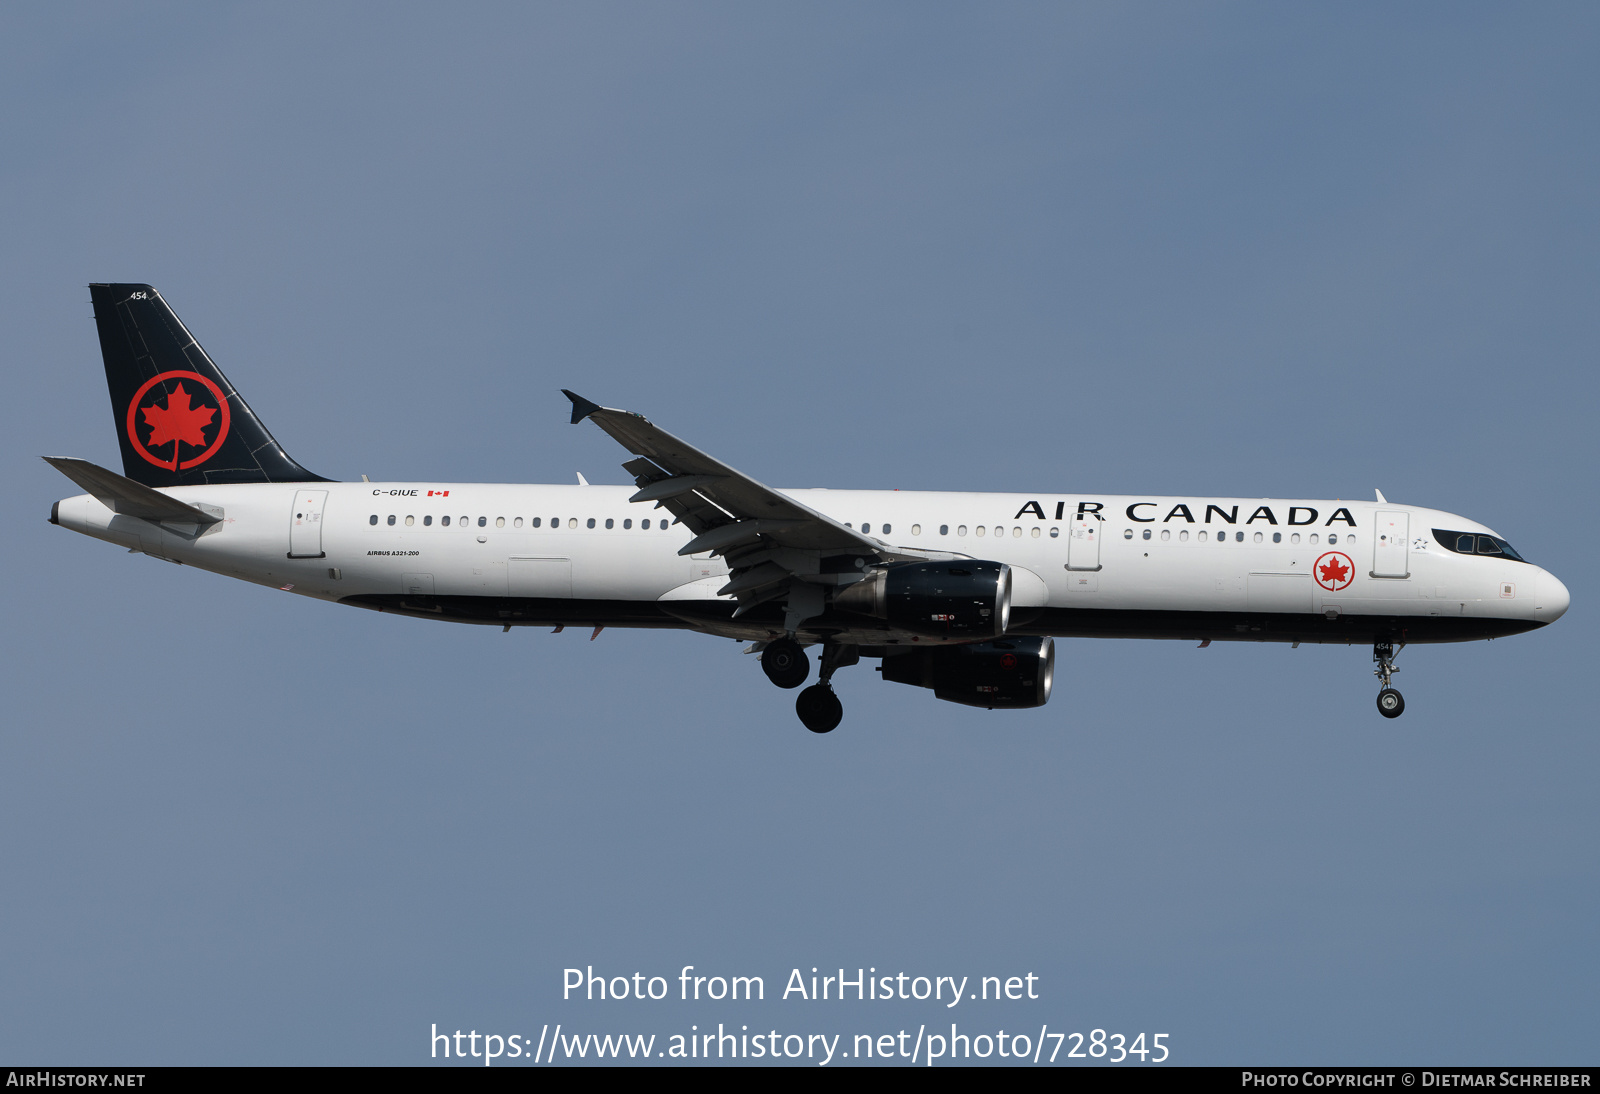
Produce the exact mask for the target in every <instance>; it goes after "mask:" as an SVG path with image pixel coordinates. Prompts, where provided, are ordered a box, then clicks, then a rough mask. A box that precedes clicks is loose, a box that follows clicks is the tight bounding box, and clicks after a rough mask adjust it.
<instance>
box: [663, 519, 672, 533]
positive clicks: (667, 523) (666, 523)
mask: <svg viewBox="0 0 1600 1094" xmlns="http://www.w3.org/2000/svg"><path fill="white" fill-rule="evenodd" d="M671 523H672V522H671V521H669V520H667V518H666V517H662V518H661V530H662V531H663V532H665V531H666V530H667V528H668V526H669V525H670V524H671Z"/></svg>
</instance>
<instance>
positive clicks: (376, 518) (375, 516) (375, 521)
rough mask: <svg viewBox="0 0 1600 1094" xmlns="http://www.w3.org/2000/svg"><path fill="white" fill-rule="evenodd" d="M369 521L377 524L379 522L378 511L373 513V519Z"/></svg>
mask: <svg viewBox="0 0 1600 1094" xmlns="http://www.w3.org/2000/svg"><path fill="white" fill-rule="evenodd" d="M367 523H368V524H377V523H378V514H376V513H374V514H372V519H371V520H369V521H367Z"/></svg>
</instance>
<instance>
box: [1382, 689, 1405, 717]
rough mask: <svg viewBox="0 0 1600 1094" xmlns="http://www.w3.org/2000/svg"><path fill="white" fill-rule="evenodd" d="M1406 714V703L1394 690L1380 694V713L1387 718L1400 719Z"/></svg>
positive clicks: (1386, 690)
mask: <svg viewBox="0 0 1600 1094" xmlns="http://www.w3.org/2000/svg"><path fill="white" fill-rule="evenodd" d="M1405 712H1406V701H1405V699H1404V698H1402V697H1401V695H1400V693H1399V692H1398V691H1396V690H1394V688H1384V689H1383V690H1382V691H1380V692H1378V713H1379V714H1381V715H1383V716H1384V717H1385V718H1398V717H1400V715H1402V714H1404V713H1405Z"/></svg>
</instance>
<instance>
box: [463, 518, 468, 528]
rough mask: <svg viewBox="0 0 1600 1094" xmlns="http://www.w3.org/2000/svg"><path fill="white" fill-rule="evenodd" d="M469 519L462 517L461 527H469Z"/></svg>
mask: <svg viewBox="0 0 1600 1094" xmlns="http://www.w3.org/2000/svg"><path fill="white" fill-rule="evenodd" d="M469 519H470V518H467V517H462V518H461V527H463V528H465V527H466V526H467V522H468V520H469Z"/></svg>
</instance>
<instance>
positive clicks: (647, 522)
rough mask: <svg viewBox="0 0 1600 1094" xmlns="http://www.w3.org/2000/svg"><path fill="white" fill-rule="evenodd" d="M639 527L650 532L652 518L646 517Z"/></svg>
mask: <svg viewBox="0 0 1600 1094" xmlns="http://www.w3.org/2000/svg"><path fill="white" fill-rule="evenodd" d="M639 527H640V528H643V529H644V530H645V531H646V532H648V531H649V530H650V518H649V517H646V518H645V519H644V520H641V521H640V522H639Z"/></svg>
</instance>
